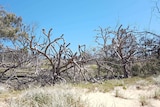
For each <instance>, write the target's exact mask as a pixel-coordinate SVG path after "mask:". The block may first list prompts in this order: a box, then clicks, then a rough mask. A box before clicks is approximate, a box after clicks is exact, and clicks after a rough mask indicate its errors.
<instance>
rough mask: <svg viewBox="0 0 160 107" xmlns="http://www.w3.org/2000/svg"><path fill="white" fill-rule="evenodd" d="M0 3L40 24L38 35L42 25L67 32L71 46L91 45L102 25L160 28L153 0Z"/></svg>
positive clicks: (13, 0)
mask: <svg viewBox="0 0 160 107" xmlns="http://www.w3.org/2000/svg"><path fill="white" fill-rule="evenodd" d="M0 4H1V5H2V6H4V7H5V9H6V10H7V11H9V12H13V13H15V14H16V15H17V16H21V17H22V18H23V22H24V23H25V24H37V26H38V29H37V31H36V36H41V35H42V33H41V29H43V28H45V29H46V30H49V29H50V28H53V32H52V33H53V35H54V36H55V37H58V36H60V35H61V34H64V37H65V39H66V41H67V42H71V48H75V47H77V45H79V44H87V46H88V47H92V46H93V45H94V44H95V43H94V36H95V35H96V32H95V31H94V30H95V29H98V27H99V26H101V27H102V28H106V27H111V28H113V29H114V28H115V27H116V25H117V24H118V25H120V24H123V25H124V27H125V26H128V25H129V26H131V27H136V28H138V29H142V30H151V31H154V32H158V30H159V28H160V20H159V19H160V18H157V17H156V16H155V14H153V13H152V9H153V6H155V4H154V2H153V0H1V1H0ZM151 16H152V17H151ZM150 19H152V20H151V21H150Z"/></svg>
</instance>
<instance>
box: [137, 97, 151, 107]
mask: <svg viewBox="0 0 160 107" xmlns="http://www.w3.org/2000/svg"><path fill="white" fill-rule="evenodd" d="M139 102H140V106H146V105H148V104H149V102H148V98H147V97H146V96H140V98H139Z"/></svg>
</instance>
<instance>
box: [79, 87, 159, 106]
mask: <svg viewBox="0 0 160 107" xmlns="http://www.w3.org/2000/svg"><path fill="white" fill-rule="evenodd" d="M157 89H159V87H156V86H149V87H147V88H142V89H137V88H136V86H131V87H129V88H128V89H125V90H124V89H122V88H121V87H116V88H115V89H114V91H111V92H107V93H102V92H90V93H87V94H86V95H84V96H83V97H82V98H83V99H86V100H87V101H88V102H87V103H88V105H89V107H142V104H141V97H143V98H144V97H145V101H146V104H145V105H144V106H143V107H160V100H156V99H153V95H154V92H155V90H157ZM116 91H118V93H119V94H118V97H115V95H116Z"/></svg>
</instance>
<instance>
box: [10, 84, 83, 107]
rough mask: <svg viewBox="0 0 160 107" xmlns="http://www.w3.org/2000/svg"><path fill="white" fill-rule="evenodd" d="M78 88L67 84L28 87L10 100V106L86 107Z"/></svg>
mask: <svg viewBox="0 0 160 107" xmlns="http://www.w3.org/2000/svg"><path fill="white" fill-rule="evenodd" d="M80 93H81V92H78V90H75V89H73V88H70V87H69V86H65V85H55V86H54V87H44V88H34V89H28V90H26V91H25V92H23V93H22V94H20V95H19V96H17V97H16V98H12V99H10V100H9V107H84V102H83V101H82V100H81V99H80Z"/></svg>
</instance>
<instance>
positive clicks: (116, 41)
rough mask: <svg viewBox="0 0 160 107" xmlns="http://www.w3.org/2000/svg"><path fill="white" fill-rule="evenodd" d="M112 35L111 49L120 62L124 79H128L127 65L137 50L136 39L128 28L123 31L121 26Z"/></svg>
mask: <svg viewBox="0 0 160 107" xmlns="http://www.w3.org/2000/svg"><path fill="white" fill-rule="evenodd" d="M113 33H114V35H115V38H113V40H112V45H113V49H114V51H115V52H116V54H117V56H118V57H119V59H120V61H121V66H122V68H123V74H124V77H125V78H128V75H129V71H128V69H127V65H128V64H129V63H130V61H131V59H132V58H133V56H134V54H135V52H136V50H137V42H136V37H135V35H134V33H133V31H132V30H130V29H129V27H128V28H126V29H123V28H122V25H121V26H120V27H119V28H118V30H117V31H115V32H113Z"/></svg>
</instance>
